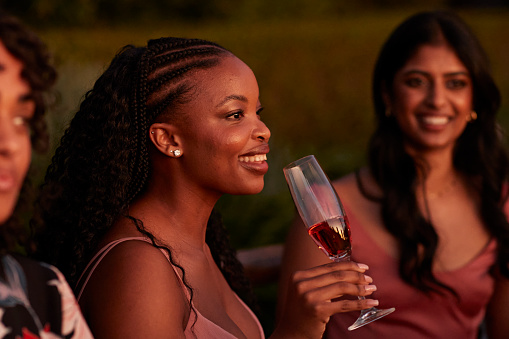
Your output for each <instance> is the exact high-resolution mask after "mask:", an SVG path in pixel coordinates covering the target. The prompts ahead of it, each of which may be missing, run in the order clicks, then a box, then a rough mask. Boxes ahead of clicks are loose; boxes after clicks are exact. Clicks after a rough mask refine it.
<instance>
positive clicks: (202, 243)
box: [32, 38, 371, 338]
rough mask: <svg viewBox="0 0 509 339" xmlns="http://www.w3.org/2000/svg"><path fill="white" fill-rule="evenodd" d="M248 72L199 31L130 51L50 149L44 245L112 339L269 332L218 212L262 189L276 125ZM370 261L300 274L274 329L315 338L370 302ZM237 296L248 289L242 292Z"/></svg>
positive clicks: (93, 321)
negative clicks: (263, 115)
mask: <svg viewBox="0 0 509 339" xmlns="http://www.w3.org/2000/svg"><path fill="white" fill-rule="evenodd" d="M261 110H262V106H261V103H260V101H259V90H258V84H257V82H256V78H255V76H254V74H253V72H252V71H251V69H250V68H249V67H248V66H247V65H246V64H245V63H243V62H242V61H241V60H240V59H238V58H237V57H235V56H234V55H233V54H232V53H231V52H229V51H227V50H226V49H224V48H223V47H221V46H219V45H217V44H215V43H212V42H208V41H204V40H196V39H181V38H161V39H157V40H151V41H149V42H148V45H147V46H145V47H134V46H126V47H125V48H123V49H122V50H121V51H120V53H119V54H118V55H117V56H116V57H115V58H114V60H113V61H112V63H111V64H110V66H109V67H108V69H107V70H106V71H105V72H104V74H103V75H102V76H101V77H100V78H99V79H98V80H97V81H96V83H95V85H94V88H93V89H92V90H91V91H89V92H88V93H87V95H86V97H85V99H84V101H83V102H82V104H81V106H80V109H79V111H78V112H77V113H76V116H75V117H74V118H73V120H72V121H71V124H70V126H69V128H68V129H67V130H66V132H65V134H64V136H63V138H62V140H61V144H60V146H59V147H58V149H57V150H56V153H55V156H54V157H53V161H52V164H51V166H50V167H49V169H48V172H47V174H46V178H45V184H44V186H43V189H42V194H41V196H40V198H39V201H38V206H37V210H36V215H35V217H34V219H33V223H32V224H33V226H34V227H35V228H36V229H37V230H39V233H40V236H39V237H38V240H39V241H38V254H39V255H40V258H42V259H44V260H46V261H48V262H51V263H53V264H55V265H56V266H57V267H59V268H60V269H61V270H62V272H63V273H64V274H65V275H66V277H67V278H68V279H69V281H70V282H71V283H72V284H73V285H74V284H77V285H76V286H77V287H76V290H75V291H76V294H77V296H78V300H79V303H80V305H81V306H82V309H83V313H84V315H85V318H86V319H87V321H88V322H89V325H90V328H91V330H92V332H93V334H94V335H95V336H97V337H107V338H156V337H157V338H162V337H167V338H183V337H186V338H194V337H198V338H233V337H236V338H261V337H263V336H264V333H263V331H262V330H261V328H260V324H259V323H258V320H257V319H256V317H255V316H254V315H253V313H252V312H251V310H250V309H249V308H248V307H247V306H246V305H245V304H244V302H245V303H247V304H249V305H250V306H253V298H252V296H251V291H250V288H249V282H248V281H247V279H246V278H245V277H244V275H243V270H242V267H241V265H240V263H239V262H238V260H237V259H236V257H235V253H234V251H233V250H232V249H231V248H230V246H229V244H228V238H227V236H226V234H225V230H224V229H223V226H222V224H221V222H220V220H219V217H218V215H217V214H216V213H215V212H214V209H213V208H214V205H215V203H216V202H217V200H218V199H219V197H221V196H222V195H223V194H226V193H228V194H255V193H258V192H260V191H261V190H262V188H263V185H264V181H263V178H264V175H265V173H266V172H267V170H268V165H267V162H266V159H267V158H266V155H267V153H268V152H269V146H268V141H269V138H270V131H269V129H268V128H267V126H265V124H264V123H263V122H262V121H261V119H260V112H261ZM366 268H367V267H366V266H365V265H361V264H359V265H357V264H355V263H339V264H335V265H325V266H320V267H316V268H312V269H310V270H306V271H302V272H298V273H297V274H296V279H295V281H296V282H295V284H294V285H292V287H291V289H290V291H289V294H290V295H291V296H292V298H291V300H289V302H288V308H287V312H286V313H285V321H284V322H283V323H282V324H281V325H280V326H278V328H277V329H276V331H275V333H274V337H289V338H290V337H291V338H300V337H302V338H311V337H319V336H321V334H322V333H323V331H324V329H325V323H326V321H327V319H328V318H329V317H330V315H331V314H333V313H336V312H344V311H348V310H359V309H362V308H366V307H369V304H370V301H366V302H363V303H357V302H349V301H338V302H330V300H331V299H332V298H335V297H338V296H340V295H342V294H344V293H349V294H352V295H359V294H360V295H369V294H370V290H371V288H366V286H369V285H368V284H369V283H370V282H371V279H370V278H369V277H367V276H365V275H364V274H363V273H364V271H365V270H366ZM239 297H240V298H239Z"/></svg>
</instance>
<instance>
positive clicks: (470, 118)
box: [467, 111, 477, 122]
mask: <svg viewBox="0 0 509 339" xmlns="http://www.w3.org/2000/svg"><path fill="white" fill-rule="evenodd" d="M475 120H477V113H476V112H475V111H472V112H470V114H469V115H467V122H472V121H475Z"/></svg>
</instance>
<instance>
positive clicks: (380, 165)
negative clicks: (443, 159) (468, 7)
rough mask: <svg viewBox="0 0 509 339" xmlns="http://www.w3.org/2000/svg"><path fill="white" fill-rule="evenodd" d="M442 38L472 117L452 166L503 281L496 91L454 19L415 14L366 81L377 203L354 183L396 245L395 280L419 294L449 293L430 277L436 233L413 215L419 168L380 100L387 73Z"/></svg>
mask: <svg viewBox="0 0 509 339" xmlns="http://www.w3.org/2000/svg"><path fill="white" fill-rule="evenodd" d="M444 39H445V41H446V43H447V44H449V45H450V46H451V47H452V48H453V49H454V51H455V52H456V54H457V56H458V58H459V59H460V60H461V61H462V62H463V64H464V65H465V67H466V68H467V69H468V71H469V74H470V76H471V79H472V83H473V96H474V97H473V109H474V110H475V111H476V112H477V114H478V119H477V120H476V121H475V122H473V123H470V124H468V125H467V127H466V128H465V130H464V131H463V134H462V135H461V136H460V137H459V139H458V140H457V141H456V145H455V149H454V153H453V165H454V167H455V169H456V170H457V171H458V172H460V173H462V174H463V175H465V176H466V177H468V178H469V179H470V182H472V183H473V185H474V187H473V188H474V189H475V190H476V192H477V193H478V196H479V197H480V201H481V206H480V214H481V217H482V220H483V221H484V224H485V225H486V229H487V230H488V232H490V234H491V235H492V236H493V237H494V238H496V239H497V241H498V259H497V266H498V269H499V270H500V272H501V273H502V274H503V275H504V276H506V277H509V266H508V263H509V224H508V223H507V220H506V217H505V215H504V212H503V204H504V203H505V201H506V200H507V194H508V190H507V189H506V190H505V191H504V189H503V186H504V184H506V181H507V178H508V171H509V158H508V155H507V153H506V151H505V148H504V145H503V142H502V138H501V133H500V128H499V126H498V125H497V123H496V113H497V111H498V108H499V106H500V93H499V90H498V88H497V86H496V84H495V82H494V80H493V78H492V76H491V72H490V69H489V63H488V59H487V57H486V55H485V53H484V50H483V49H482V47H481V45H480V43H479V41H478V40H477V38H476V37H475V35H474V34H473V33H472V32H471V30H470V29H469V27H468V26H467V25H466V24H465V23H464V22H463V21H462V20H461V19H460V18H459V17H458V16H456V15H455V14H452V13H448V12H442V11H434V12H422V13H418V14H416V15H414V16H412V17H410V18H409V19H407V20H406V21H405V22H403V23H402V24H401V25H400V26H399V27H398V28H396V30H395V31H394V32H393V33H392V34H391V36H390V37H389V39H388V40H387V42H386V43H385V44H384V46H383V47H382V50H381V52H380V55H379V57H378V60H377V63H376V66H375V71H374V78H373V99H374V105H375V113H376V118H377V126H376V130H375V132H374V134H373V135H372V137H371V140H370V144H369V152H368V154H369V167H370V171H371V173H372V175H373V177H374V179H375V180H376V182H377V184H378V185H379V186H380V187H381V189H382V191H383V196H382V198H376V197H373V196H370V195H369V194H368V192H366V190H365V189H363V188H362V183H361V182H360V180H359V183H360V184H361V185H360V187H361V191H363V193H364V195H365V196H366V197H368V198H370V199H373V200H377V201H379V202H380V203H381V206H382V218H383V222H384V225H385V227H386V229H387V230H388V231H389V232H390V233H391V234H392V235H393V236H394V237H395V238H396V239H397V241H398V244H399V257H400V263H399V272H400V275H401V277H402V278H403V279H404V280H405V281H406V282H408V283H409V284H412V285H414V286H416V287H417V288H419V289H420V290H422V291H425V292H432V291H434V292H443V291H444V289H445V290H449V291H450V292H452V293H453V294H455V293H454V290H453V289H452V288H451V287H450V286H446V285H445V284H443V283H442V282H440V281H439V280H437V279H436V277H435V276H434V275H433V272H432V266H433V257H434V255H435V252H436V250H437V246H438V235H437V233H436V231H435V229H434V227H433V224H432V222H431V221H430V220H428V219H427V218H426V217H425V216H424V215H423V214H422V212H421V210H420V209H419V207H418V203H417V199H416V192H415V190H416V187H417V180H419V179H418V173H419V172H422V173H426V164H425V163H423V161H421V160H420V159H416V158H413V157H412V156H410V155H409V154H408V153H407V152H406V151H405V149H404V146H403V145H404V143H403V133H402V131H401V129H400V127H399V126H398V124H397V122H396V121H395V119H393V118H392V117H387V116H386V114H385V112H386V106H385V103H384V100H383V94H382V92H383V89H384V88H385V89H387V90H389V91H390V89H391V88H392V83H393V80H394V75H395V74H396V72H397V71H398V70H399V69H400V68H401V67H403V65H404V64H405V63H406V61H407V60H408V59H409V58H410V57H412V55H413V54H414V53H415V51H416V50H417V49H418V48H419V47H420V46H422V45H423V44H432V45H433V44H439V43H442V42H443V40H444ZM472 159H474V160H472ZM477 183H478V184H477ZM428 213H429V212H428ZM421 249H422V250H423V251H422V252H421Z"/></svg>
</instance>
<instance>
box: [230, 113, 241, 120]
mask: <svg viewBox="0 0 509 339" xmlns="http://www.w3.org/2000/svg"><path fill="white" fill-rule="evenodd" d="M243 115H244V112H243V111H237V112H233V113H230V114H228V116H227V118H228V119H233V120H238V119H240V118H242V116H243Z"/></svg>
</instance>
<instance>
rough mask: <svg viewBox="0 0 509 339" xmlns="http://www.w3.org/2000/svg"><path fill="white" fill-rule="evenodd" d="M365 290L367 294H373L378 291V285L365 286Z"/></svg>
mask: <svg viewBox="0 0 509 339" xmlns="http://www.w3.org/2000/svg"><path fill="white" fill-rule="evenodd" d="M364 289H365V290H366V292H373V291H376V285H366V286H364Z"/></svg>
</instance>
